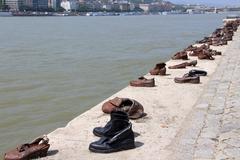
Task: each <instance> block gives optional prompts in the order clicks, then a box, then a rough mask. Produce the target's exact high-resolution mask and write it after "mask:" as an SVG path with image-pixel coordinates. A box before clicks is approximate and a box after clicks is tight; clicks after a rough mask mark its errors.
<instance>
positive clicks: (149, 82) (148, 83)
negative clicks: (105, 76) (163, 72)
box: [130, 77, 155, 87]
mask: <svg viewBox="0 0 240 160" xmlns="http://www.w3.org/2000/svg"><path fill="white" fill-rule="evenodd" d="M130 86H133V87H154V86H155V80H154V78H151V79H147V78H145V77H139V78H138V80H133V81H130Z"/></svg>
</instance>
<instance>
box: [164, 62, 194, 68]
mask: <svg viewBox="0 0 240 160" xmlns="http://www.w3.org/2000/svg"><path fill="white" fill-rule="evenodd" d="M196 65H197V60H194V61H191V62H184V63H181V64H177V65H174V66H169V67H168V68H169V69H181V68H186V67H187V66H194V67H195V66H196Z"/></svg>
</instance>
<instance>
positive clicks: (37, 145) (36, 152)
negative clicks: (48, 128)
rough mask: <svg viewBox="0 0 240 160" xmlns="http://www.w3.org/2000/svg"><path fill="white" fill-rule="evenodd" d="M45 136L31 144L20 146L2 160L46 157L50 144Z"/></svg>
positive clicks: (25, 159)
mask: <svg viewBox="0 0 240 160" xmlns="http://www.w3.org/2000/svg"><path fill="white" fill-rule="evenodd" d="M48 142H49V139H48V138H47V136H46V135H44V136H42V137H39V138H37V139H35V140H34V141H33V142H31V143H26V144H22V145H20V146H19V147H17V148H16V149H13V150H11V151H9V152H7V153H5V155H4V160H29V159H35V158H39V157H45V156H47V152H48V149H49V147H50V144H48Z"/></svg>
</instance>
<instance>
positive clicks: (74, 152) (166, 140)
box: [45, 31, 239, 159]
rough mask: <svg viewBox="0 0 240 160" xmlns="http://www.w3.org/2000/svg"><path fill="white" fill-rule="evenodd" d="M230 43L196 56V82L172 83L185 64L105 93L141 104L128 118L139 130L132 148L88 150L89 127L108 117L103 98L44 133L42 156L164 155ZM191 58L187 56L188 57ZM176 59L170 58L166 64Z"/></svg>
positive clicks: (158, 157)
mask: <svg viewBox="0 0 240 160" xmlns="http://www.w3.org/2000/svg"><path fill="white" fill-rule="evenodd" d="M238 32H239V31H238ZM231 43H237V42H235V41H233V42H230V44H228V45H227V46H222V47H211V48H213V49H216V50H218V51H222V53H223V56H216V57H215V58H216V59H215V60H214V61H205V60H202V61H201V60H198V65H197V68H198V69H204V70H206V71H207V72H208V76H207V77H203V78H202V77H201V84H199V85H191V84H176V83H174V81H173V79H174V77H177V76H182V75H183V74H184V73H186V72H188V71H189V70H191V69H192V67H189V68H187V69H182V70H167V73H168V74H169V75H168V76H164V77H160V76H154V78H155V81H156V87H154V88H134V87H130V86H128V87H126V88H124V89H123V90H121V91H119V92H118V93H116V94H114V95H113V96H111V97H109V99H111V98H114V97H115V96H118V97H129V98H134V99H136V100H137V101H139V102H140V103H141V104H142V105H143V106H144V109H145V112H146V113H147V114H148V115H147V116H146V117H144V118H142V119H139V120H136V121H132V123H133V130H134V131H135V132H136V133H138V134H139V136H137V137H136V142H137V143H136V144H137V148H136V149H133V150H128V151H123V152H118V153H112V154H107V155H106V154H96V153H90V152H89V150H88V145H89V143H90V142H92V141H94V140H96V139H97V137H94V136H93V134H92V129H93V128H94V127H96V126H103V125H104V124H106V122H107V121H108V120H109V115H105V114H103V113H102V111H101V105H102V103H103V102H105V101H106V100H104V101H103V102H102V103H100V104H98V105H97V106H95V107H93V108H92V109H90V110H89V111H87V112H85V113H83V114H82V115H80V116H78V117H76V118H75V119H74V120H72V121H71V122H69V123H68V125H67V126H66V127H64V128H59V129H57V130H55V131H53V132H52V133H50V134H49V135H48V136H49V138H50V144H51V148H50V149H51V151H50V155H49V156H48V157H46V158H45V159H103V158H104V159H124V158H125V159H136V157H137V158H138V159H167V157H168V156H169V155H171V154H172V153H171V150H168V149H167V148H166V147H167V146H169V145H170V144H171V142H172V141H173V140H174V139H175V137H176V135H177V133H178V132H179V131H180V130H181V128H182V124H183V123H184V121H185V119H186V118H187V116H188V114H189V113H190V112H191V111H192V109H193V106H194V105H195V104H196V103H197V102H198V100H199V98H200V96H201V95H202V94H203V93H204V91H205V90H206V89H207V84H208V83H209V81H210V80H211V79H212V78H213V77H214V76H213V74H214V72H215V70H216V69H217V68H218V65H219V64H220V63H221V60H222V59H224V58H225V56H227V55H228V54H227V51H228V49H229V47H231ZM194 59H195V58H193V57H190V60H194ZM179 62H180V61H178V60H170V61H168V62H167V65H168V66H169V65H172V64H177V63H179ZM153 66H154V64H153ZM151 77H153V76H150V75H149V74H148V75H146V78H151ZM55 153H56V154H55Z"/></svg>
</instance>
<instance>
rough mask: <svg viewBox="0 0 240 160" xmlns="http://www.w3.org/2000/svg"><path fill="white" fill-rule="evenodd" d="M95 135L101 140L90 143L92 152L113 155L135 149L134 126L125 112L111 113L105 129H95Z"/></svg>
mask: <svg viewBox="0 0 240 160" xmlns="http://www.w3.org/2000/svg"><path fill="white" fill-rule="evenodd" d="M93 134H94V135H96V136H98V137H101V138H100V139H99V140H98V141H95V142H92V143H90V145H89V150H90V151H92V152H96V153H111V152H117V151H122V150H128V149H133V148H135V142H134V133H133V130H132V124H131V122H129V119H128V115H127V114H126V113H125V112H122V111H113V112H111V119H110V121H109V122H108V123H107V124H106V125H105V126H104V127H96V128H94V129H93Z"/></svg>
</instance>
